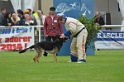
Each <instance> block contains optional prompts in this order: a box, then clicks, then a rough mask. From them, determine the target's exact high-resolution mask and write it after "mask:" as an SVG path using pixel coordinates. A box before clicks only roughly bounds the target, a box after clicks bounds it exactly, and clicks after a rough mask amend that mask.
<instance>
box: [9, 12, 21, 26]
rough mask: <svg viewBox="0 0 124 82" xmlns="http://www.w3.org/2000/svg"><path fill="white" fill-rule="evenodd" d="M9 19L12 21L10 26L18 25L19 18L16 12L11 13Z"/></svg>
mask: <svg viewBox="0 0 124 82" xmlns="http://www.w3.org/2000/svg"><path fill="white" fill-rule="evenodd" d="M11 21H12V26H18V25H20V18H19V17H18V16H17V14H16V13H12V17H11Z"/></svg>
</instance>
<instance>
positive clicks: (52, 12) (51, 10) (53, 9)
mask: <svg viewBox="0 0 124 82" xmlns="http://www.w3.org/2000/svg"><path fill="white" fill-rule="evenodd" d="M55 10H56V8H55V7H50V14H51V15H54V14H55Z"/></svg>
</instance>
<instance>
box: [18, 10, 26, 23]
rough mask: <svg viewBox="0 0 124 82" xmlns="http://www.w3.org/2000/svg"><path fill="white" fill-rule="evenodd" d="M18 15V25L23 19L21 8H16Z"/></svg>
mask: <svg viewBox="0 0 124 82" xmlns="http://www.w3.org/2000/svg"><path fill="white" fill-rule="evenodd" d="M17 14H18V17H19V18H20V25H22V22H23V20H24V19H25V17H24V13H23V11H22V10H21V9H18V10H17Z"/></svg>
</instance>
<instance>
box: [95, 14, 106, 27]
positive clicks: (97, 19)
mask: <svg viewBox="0 0 124 82" xmlns="http://www.w3.org/2000/svg"><path fill="white" fill-rule="evenodd" d="M95 18H96V19H95V23H96V25H98V26H99V25H104V24H105V22H104V20H103V18H102V17H101V15H100V12H96V14H95Z"/></svg>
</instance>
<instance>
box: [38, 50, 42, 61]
mask: <svg viewBox="0 0 124 82" xmlns="http://www.w3.org/2000/svg"><path fill="white" fill-rule="evenodd" d="M41 56H42V50H40V52H39V53H38V55H37V62H40V57H41Z"/></svg>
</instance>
